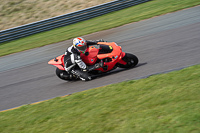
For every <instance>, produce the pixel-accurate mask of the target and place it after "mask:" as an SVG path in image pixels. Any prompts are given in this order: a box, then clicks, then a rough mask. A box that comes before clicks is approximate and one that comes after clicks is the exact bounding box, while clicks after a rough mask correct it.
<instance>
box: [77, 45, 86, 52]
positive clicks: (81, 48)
mask: <svg viewBox="0 0 200 133" xmlns="http://www.w3.org/2000/svg"><path fill="white" fill-rule="evenodd" d="M76 48H77V49H78V50H79V51H81V52H85V51H86V49H87V45H84V46H81V47H78V46H76Z"/></svg>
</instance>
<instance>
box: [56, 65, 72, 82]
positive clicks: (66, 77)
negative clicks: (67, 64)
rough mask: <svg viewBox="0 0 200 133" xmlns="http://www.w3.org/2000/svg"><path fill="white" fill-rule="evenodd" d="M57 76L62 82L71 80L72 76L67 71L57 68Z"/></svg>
mask: <svg viewBox="0 0 200 133" xmlns="http://www.w3.org/2000/svg"><path fill="white" fill-rule="evenodd" d="M56 75H57V76H58V77H59V78H60V79H62V80H71V79H70V75H69V74H68V73H67V72H66V71H65V70H60V69H58V68H56Z"/></svg>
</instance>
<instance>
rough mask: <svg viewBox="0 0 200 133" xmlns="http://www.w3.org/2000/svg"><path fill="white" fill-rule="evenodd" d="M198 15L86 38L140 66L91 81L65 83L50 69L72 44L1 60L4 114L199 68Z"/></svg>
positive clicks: (151, 21) (188, 14)
mask: <svg viewBox="0 0 200 133" xmlns="http://www.w3.org/2000/svg"><path fill="white" fill-rule="evenodd" d="M199 12H200V6H197V7H193V8H190V9H185V10H182V11H178V12H174V13H169V14H166V15H162V16H158V17H154V18H151V19H147V20H143V21H141V22H137V23H131V24H127V25H124V26H121V27H117V28H113V29H110V30H105V31H101V32H96V33H93V34H90V35H85V36H83V37H84V38H85V39H87V40H89V39H92V40H95V39H101V38H102V39H104V40H107V41H115V42H116V43H118V45H121V46H122V49H123V51H125V52H129V53H133V54H135V55H136V56H137V57H138V58H139V61H140V62H139V64H138V66H137V67H135V68H133V69H129V70H124V69H116V70H115V71H113V72H110V73H108V74H106V75H104V76H101V77H99V78H97V79H95V80H92V81H89V82H82V81H76V82H65V81H62V80H60V79H58V78H57V77H56V75H55V67H53V66H51V65H48V64H47V62H48V61H49V60H50V59H52V58H54V57H56V56H58V55H60V54H63V53H64V51H65V49H66V48H67V47H68V46H70V45H71V41H72V40H66V41H63V42H59V43H56V44H52V45H48V46H44V47H41V48H36V49H33V50H27V51H24V52H21V53H16V54H12V55H8V56H4V57H1V58H0V110H5V109H9V108H13V107H17V106H20V105H24V104H30V103H33V102H37V101H42V100H46V99H50V98H53V97H57V96H63V95H67V94H72V93H75V92H79V91H83V90H87V89H91V88H95V87H99V86H104V85H108V84H112V83H117V82H122V81H126V80H131V79H139V78H143V77H147V76H149V75H153V74H157V73H163V72H169V71H173V70H178V69H181V68H185V67H188V66H191V65H195V64H200V13H199ZM122 89H123V88H122Z"/></svg>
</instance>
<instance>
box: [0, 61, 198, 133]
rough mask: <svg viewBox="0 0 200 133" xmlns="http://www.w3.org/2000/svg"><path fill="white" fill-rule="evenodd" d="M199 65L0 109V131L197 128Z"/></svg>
mask: <svg viewBox="0 0 200 133" xmlns="http://www.w3.org/2000/svg"><path fill="white" fill-rule="evenodd" d="M199 88H200V65H197V66H192V67H189V68H186V69H183V70H180V71H174V72H171V73H168V74H160V75H155V76H151V77H149V78H146V79H141V80H132V81H127V82H122V83H118V84H113V85H108V86H105V87H100V88H96V89H91V90H87V91H84V92H79V93H75V94H73V95H71V96H68V97H57V98H54V99H52V100H49V101H45V102H42V103H39V104H36V105H25V106H22V107H20V108H18V109H15V110H12V111H6V112H0V120H1V121H0V132H1V133H8V132H9V133H10V132H12V133H13V132H20V133H31V132H34V133H36V132H43V133H45V132H46V133H51V132H52V133H55V132H56V133H64V132H68V133H90V132H91V133H105V132H111V133H132V132H159V133H160V132H162V133H165V132H166V133H167V132H172V133H174V132H176V133H177V132H180V133H189V132H194V133H198V132H200V113H199V112H200V89H199Z"/></svg>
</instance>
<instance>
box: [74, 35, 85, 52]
mask: <svg viewBox="0 0 200 133" xmlns="http://www.w3.org/2000/svg"><path fill="white" fill-rule="evenodd" d="M73 46H74V48H75V49H77V50H78V51H79V52H81V53H84V52H85V51H86V49H87V44H86V41H85V39H83V38H82V37H77V38H74V39H73Z"/></svg>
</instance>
